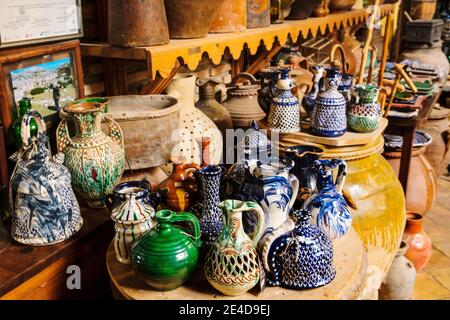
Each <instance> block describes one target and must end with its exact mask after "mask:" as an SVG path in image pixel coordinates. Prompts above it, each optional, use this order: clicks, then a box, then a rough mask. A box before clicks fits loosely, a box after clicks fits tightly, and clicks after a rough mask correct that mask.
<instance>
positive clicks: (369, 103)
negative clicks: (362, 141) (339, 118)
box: [347, 84, 381, 133]
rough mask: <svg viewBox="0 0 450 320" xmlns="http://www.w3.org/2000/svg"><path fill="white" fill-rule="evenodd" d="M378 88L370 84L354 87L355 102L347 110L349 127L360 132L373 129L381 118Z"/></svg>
mask: <svg viewBox="0 0 450 320" xmlns="http://www.w3.org/2000/svg"><path fill="white" fill-rule="evenodd" d="M379 91H380V88H379V87H377V86H374V85H372V84H366V85H357V86H356V87H355V93H356V95H355V102H354V103H352V104H351V105H350V108H349V109H348V112H347V123H348V126H349V127H350V129H352V130H353V131H356V132H360V133H367V132H372V131H375V130H376V129H377V128H378V125H379V124H380V120H381V107H380V104H379V103H378V92H379Z"/></svg>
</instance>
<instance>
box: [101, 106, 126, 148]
mask: <svg viewBox="0 0 450 320" xmlns="http://www.w3.org/2000/svg"><path fill="white" fill-rule="evenodd" d="M103 119H104V120H105V123H106V125H107V126H108V128H109V136H110V137H111V139H112V140H113V141H114V142H116V143H117V144H119V145H120V146H121V147H122V148H123V147H124V142H123V132H122V129H121V128H120V126H119V124H118V123H117V122H116V121H114V120H113V118H111V116H110V115H107V114H105V115H104V117H103Z"/></svg>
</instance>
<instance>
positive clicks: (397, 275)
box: [380, 241, 416, 300]
mask: <svg viewBox="0 0 450 320" xmlns="http://www.w3.org/2000/svg"><path fill="white" fill-rule="evenodd" d="M407 249H408V245H407V244H406V242H404V241H402V243H401V244H400V249H399V250H398V252H397V255H396V256H395V259H394V261H393V262H392V265H391V267H390V268H389V272H388V274H387V275H386V278H384V280H383V284H382V285H381V287H380V300H409V299H411V295H412V293H413V290H414V285H415V283H416V269H415V268H414V265H413V264H412V263H411V261H409V260H408V259H407V258H406V257H405V256H404V255H405V253H406V250H407Z"/></svg>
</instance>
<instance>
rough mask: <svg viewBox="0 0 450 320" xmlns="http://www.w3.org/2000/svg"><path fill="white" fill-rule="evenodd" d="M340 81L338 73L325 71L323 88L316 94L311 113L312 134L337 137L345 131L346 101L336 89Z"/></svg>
mask: <svg viewBox="0 0 450 320" xmlns="http://www.w3.org/2000/svg"><path fill="white" fill-rule="evenodd" d="M340 82H341V75H340V74H338V73H337V72H336V73H335V72H329V71H328V72H327V76H326V79H325V81H324V83H325V90H324V91H323V92H320V93H319V94H318V96H317V98H316V100H315V105H314V110H313V111H312V114H311V132H312V133H313V134H314V135H317V136H325V137H339V136H342V135H343V134H344V133H345V132H346V131H347V117H346V106H347V102H346V101H345V98H344V96H343V95H342V94H341V93H340V92H339V91H338V87H339V84H340Z"/></svg>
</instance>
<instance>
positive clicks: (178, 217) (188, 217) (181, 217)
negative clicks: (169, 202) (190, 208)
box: [170, 212, 201, 247]
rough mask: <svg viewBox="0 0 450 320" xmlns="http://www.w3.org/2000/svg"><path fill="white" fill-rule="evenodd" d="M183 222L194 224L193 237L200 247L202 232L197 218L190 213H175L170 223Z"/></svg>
mask: <svg viewBox="0 0 450 320" xmlns="http://www.w3.org/2000/svg"><path fill="white" fill-rule="evenodd" d="M182 221H183V222H184V221H187V222H190V223H192V225H193V226H194V234H193V235H192V236H193V238H194V241H195V243H196V244H197V246H198V247H200V246H201V241H200V237H201V230H200V222H199V221H198V219H197V217H196V216H195V215H193V214H192V213H190V212H178V213H174V214H173V215H172V216H171V218H170V222H182Z"/></svg>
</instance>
